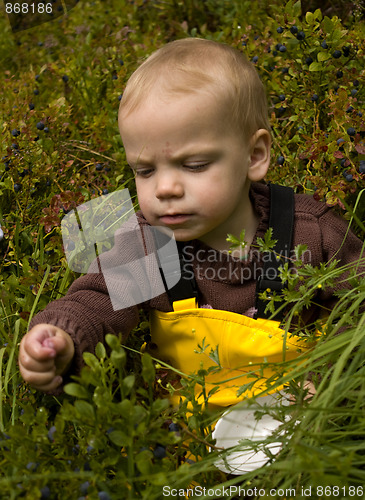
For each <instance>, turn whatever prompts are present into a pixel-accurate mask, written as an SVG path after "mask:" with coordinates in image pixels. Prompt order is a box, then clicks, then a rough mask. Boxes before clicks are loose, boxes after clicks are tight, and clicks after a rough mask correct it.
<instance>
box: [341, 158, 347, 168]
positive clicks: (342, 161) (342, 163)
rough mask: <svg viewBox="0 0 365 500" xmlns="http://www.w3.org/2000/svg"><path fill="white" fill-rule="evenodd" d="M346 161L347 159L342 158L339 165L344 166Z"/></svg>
mask: <svg viewBox="0 0 365 500" xmlns="http://www.w3.org/2000/svg"><path fill="white" fill-rule="evenodd" d="M346 162H347V159H346V158H342V159H341V161H340V165H341V167H345V166H346Z"/></svg>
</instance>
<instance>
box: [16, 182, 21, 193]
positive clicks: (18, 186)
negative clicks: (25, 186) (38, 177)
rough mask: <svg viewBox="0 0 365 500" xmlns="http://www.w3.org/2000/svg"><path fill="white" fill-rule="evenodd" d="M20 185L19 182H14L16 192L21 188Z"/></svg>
mask: <svg viewBox="0 0 365 500" xmlns="http://www.w3.org/2000/svg"><path fill="white" fill-rule="evenodd" d="M21 187H22V186H21V185H20V184H14V191H15V192H16V193H18V192H19V191H20V190H21Z"/></svg>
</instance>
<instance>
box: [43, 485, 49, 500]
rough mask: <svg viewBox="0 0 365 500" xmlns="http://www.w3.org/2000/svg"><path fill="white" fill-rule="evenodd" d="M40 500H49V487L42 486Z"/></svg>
mask: <svg viewBox="0 0 365 500" xmlns="http://www.w3.org/2000/svg"><path fill="white" fill-rule="evenodd" d="M41 495H42V496H41V500H46V499H47V498H50V496H51V490H50V489H49V486H43V488H41Z"/></svg>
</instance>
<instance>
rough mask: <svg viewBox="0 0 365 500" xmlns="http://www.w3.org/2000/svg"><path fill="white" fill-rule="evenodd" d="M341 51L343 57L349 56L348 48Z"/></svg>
mask: <svg viewBox="0 0 365 500" xmlns="http://www.w3.org/2000/svg"><path fill="white" fill-rule="evenodd" d="M342 50H343V55H344V56H345V57H348V56H349V55H350V47H344V48H343V49H342Z"/></svg>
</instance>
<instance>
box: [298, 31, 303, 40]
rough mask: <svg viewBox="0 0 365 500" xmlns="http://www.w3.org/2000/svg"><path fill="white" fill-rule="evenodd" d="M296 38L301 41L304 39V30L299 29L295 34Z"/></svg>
mask: <svg viewBox="0 0 365 500" xmlns="http://www.w3.org/2000/svg"><path fill="white" fill-rule="evenodd" d="M297 39H298V40H299V41H301V40H304V39H305V33H304V31H299V33H298V34H297Z"/></svg>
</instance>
